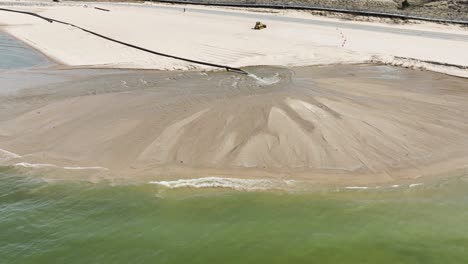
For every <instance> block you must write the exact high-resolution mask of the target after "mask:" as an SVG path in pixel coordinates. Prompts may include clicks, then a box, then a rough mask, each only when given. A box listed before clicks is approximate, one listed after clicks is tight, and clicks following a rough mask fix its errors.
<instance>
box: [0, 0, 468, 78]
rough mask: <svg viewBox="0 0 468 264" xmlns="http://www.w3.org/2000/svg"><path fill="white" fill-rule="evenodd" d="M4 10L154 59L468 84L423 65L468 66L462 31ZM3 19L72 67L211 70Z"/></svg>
mask: <svg viewBox="0 0 468 264" xmlns="http://www.w3.org/2000/svg"><path fill="white" fill-rule="evenodd" d="M3 6H4V7H8V8H13V9H18V10H23V11H29V12H35V13H39V14H41V15H43V16H46V17H50V18H53V19H58V20H62V21H65V22H70V23H73V24H76V25H78V26H81V27H84V28H86V29H89V30H92V31H95V32H97V33H100V34H104V35H106V36H108V37H111V38H114V39H117V40H121V41H124V42H128V43H131V44H134V45H139V46H141V47H144V48H147V49H152V50H155V51H159V52H164V53H168V54H171V55H176V56H181V57H186V58H190V59H195V60H202V61H207V62H211V63H218V64H225V65H229V66H233V67H243V66H255V65H278V66H307V65H323V64H334V63H363V62H369V61H375V62H381V63H387V64H394V65H401V66H405V67H412V68H425V69H429V70H432V71H437V72H443V73H448V74H452V75H457V76H465V77H468V70H467V69H466V68H465V69H459V68H454V67H441V66H437V65H432V64H427V63H422V62H421V61H434V62H438V63H448V64H453V65H460V66H468V53H467V52H466V50H468V31H467V30H466V29H464V28H462V27H457V26H453V25H452V26H448V25H437V24H429V23H408V24H404V25H398V24H385V23H378V22H357V21H349V20H340V19H336V18H326V17H319V16H314V15H311V14H308V13H306V12H298V11H281V12H276V11H275V12H276V13H259V12H252V11H248V10H233V9H226V8H214V7H193V6H182V5H164V4H149V3H147V4H117V3H92V2H82V3H80V2H63V3H58V4H53V3H51V2H44V1H18V2H5V4H4V5H3ZM94 7H101V8H106V9H108V10H110V11H109V12H104V11H101V10H97V9H95V8H94ZM267 11H268V10H267ZM0 14H1V15H0V25H3V28H4V30H6V31H7V32H9V33H10V34H12V35H13V36H15V37H17V38H19V39H21V40H23V41H25V42H26V43H28V44H30V45H31V46H33V47H35V48H37V49H38V50H40V51H42V52H43V53H45V54H47V55H48V56H49V57H51V58H54V59H55V60H57V61H58V62H61V63H63V64H65V65H69V66H79V67H105V68H145V69H164V70H174V69H179V70H187V69H207V68H206V67H205V66H200V65H197V64H193V63H189V62H183V61H177V60H173V59H170V58H164V57H160V56H155V55H151V54H148V53H145V52H142V51H138V50H135V49H132V48H129V47H126V46H123V45H120V44H117V43H114V42H110V41H108V40H104V39H101V38H98V37H96V36H93V35H90V34H89V33H86V32H83V31H80V30H79V29H77V28H74V27H71V26H67V25H62V24H59V23H49V22H47V21H45V20H42V19H39V18H37V17H30V16H25V15H22V14H15V13H8V12H1V13H0ZM256 21H262V22H264V23H266V24H267V25H268V28H267V29H265V30H261V31H256V30H252V27H253V26H254V24H255V22H256ZM399 57H404V58H412V59H414V60H405V59H400V58H399Z"/></svg>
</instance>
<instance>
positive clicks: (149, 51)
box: [0, 8, 248, 74]
mask: <svg viewBox="0 0 468 264" xmlns="http://www.w3.org/2000/svg"><path fill="white" fill-rule="evenodd" d="M0 11H6V12H14V13H20V14H25V15H30V16H34V17H37V18H40V19H43V20H45V21H47V22H49V23H53V22H55V23H60V24H64V25H67V26H72V27H75V28H78V29H80V30H82V31H84V32H87V33H89V34H92V35H94V36H97V37H100V38H103V39H106V40H109V41H112V42H116V43H119V44H121V45H124V46H127V47H130V48H134V49H137V50H141V51H144V52H148V53H151V54H154V55H159V56H163V57H167V58H172V59H176V60H181V61H186V62H190V63H194V64H200V65H205V66H210V67H214V68H222V69H226V70H227V71H231V72H236V73H241V74H248V73H247V72H246V71H244V70H242V69H240V68H234V67H230V66H227V65H221V64H215V63H210V62H204V61H198V60H192V59H188V58H183V57H179V56H174V55H170V54H166V53H162V52H157V51H154V50H149V49H146V48H143V47H140V46H136V45H133V44H130V43H127V42H123V41H120V40H116V39H113V38H110V37H107V36H104V35H102V34H99V33H96V32H94V31H91V30H88V29H85V28H82V27H80V26H77V25H74V24H72V23H68V22H64V21H60V20H57V19H53V18H48V17H45V16H41V15H38V14H36V13H33V12H26V11H19V10H13V9H8V8H0Z"/></svg>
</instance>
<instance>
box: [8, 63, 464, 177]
mask: <svg viewBox="0 0 468 264" xmlns="http://www.w3.org/2000/svg"><path fill="white" fill-rule="evenodd" d="M247 70H248V71H249V72H252V73H255V74H256V75H257V76H260V77H255V78H254V77H252V76H245V75H240V74H235V73H226V72H211V73H198V72H157V71H156V72H155V71H148V72H145V71H133V72H132V71H130V72H128V71H122V72H121V73H120V74H115V73H113V74H110V75H104V76H94V77H93V76H89V77H77V78H76V79H77V80H71V81H67V82H61V83H57V84H54V85H51V84H49V85H46V86H44V87H41V86H40V87H36V88H34V89H25V90H22V91H20V92H18V93H17V94H16V95H11V96H4V97H1V98H0V100H1V104H2V106H3V107H2V115H0V149H2V150H3V151H4V152H2V153H3V154H0V155H3V161H2V164H4V165H5V164H10V165H15V164H16V165H15V166H16V167H18V168H21V167H26V168H31V167H36V168H40V169H44V170H51V171H56V170H59V169H63V168H68V171H69V172H70V173H71V172H73V173H78V172H82V171H85V173H83V174H84V175H86V176H87V177H111V178H114V179H117V178H130V179H137V180H149V179H151V180H170V179H183V178H199V177H210V176H217V177H234V178H256V179H287V180H301V181H310V182H317V183H331V184H348V185H349V184H376V183H384V182H393V181H399V180H406V179H416V178H419V177H424V176H426V177H433V176H441V175H442V176H447V175H449V174H450V173H453V172H455V171H457V170H458V171H460V170H466V165H467V164H468V162H467V161H468V158H467V157H468V115H467V114H466V113H467V111H468V104H466V102H467V100H468V90H467V88H466V80H465V79H461V78H455V77H449V76H445V75H441V74H434V73H430V72H420V71H414V70H407V69H401V68H395V67H390V66H372V65H353V66H323V67H299V68H291V69H287V68H273V67H254V68H248V69H247ZM5 151H8V153H7V152H5ZM59 171H60V170H59ZM58 174H59V175H62V176H63V175H66V174H64V173H63V170H61V171H60V173H58Z"/></svg>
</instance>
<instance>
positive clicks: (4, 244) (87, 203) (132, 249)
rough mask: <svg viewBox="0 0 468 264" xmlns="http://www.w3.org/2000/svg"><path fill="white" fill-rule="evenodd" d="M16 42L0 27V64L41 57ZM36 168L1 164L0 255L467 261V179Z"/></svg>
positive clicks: (24, 259) (111, 259)
mask: <svg viewBox="0 0 468 264" xmlns="http://www.w3.org/2000/svg"><path fill="white" fill-rule="evenodd" d="M19 45H21V44H19V43H18V42H15V41H14V40H13V39H11V38H9V37H5V36H4V35H3V36H2V35H0V47H2V48H1V52H0V65H1V66H0V67H2V68H3V69H10V70H11V69H14V68H15V69H19V68H28V67H32V66H35V65H36V66H37V65H43V64H42V59H38V57H35V56H38V54H37V53H35V52H32V51H29V50H28V49H25V48H24V46H19ZM10 51H12V52H13V53H11V54H15V55H11V54H10ZM3 76H6V73H5V72H3V73H2V72H0V79H1V78H2V77H3ZM9 76H10V77H11V76H12V75H9ZM15 76H17V77H15V78H19V77H18V76H19V75H15ZM12 78H13V77H12ZM16 81H18V80H16ZM42 176H43V175H40V174H31V173H26V172H24V171H21V170H17V169H14V168H12V167H0V256H1V259H0V262H1V263H381V264H384V263H425V264H427V263H437V264H439V263H467V262H468V250H467V249H468V225H467V224H466V223H468V177H452V178H449V179H444V180H437V181H429V182H424V184H422V185H416V184H415V185H411V186H410V185H404V186H403V185H402V186H393V187H392V186H388V187H385V188H378V189H368V190H361V189H333V188H327V189H316V190H311V191H307V192H283V191H271V192H270V191H269V192H239V191H234V190H230V189H193V188H178V189H169V188H166V187H163V186H159V185H154V184H147V183H131V182H129V183H125V184H124V183H122V184H118V185H116V184H112V183H111V182H105V181H103V182H100V183H89V182H82V181H79V180H76V179H75V180H74V179H70V180H65V181H64V180H61V181H49V180H47V177H42Z"/></svg>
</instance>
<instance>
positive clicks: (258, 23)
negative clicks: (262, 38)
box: [253, 21, 267, 30]
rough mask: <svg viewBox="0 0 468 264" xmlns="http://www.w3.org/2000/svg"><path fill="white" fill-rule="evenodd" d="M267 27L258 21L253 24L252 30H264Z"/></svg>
mask: <svg viewBox="0 0 468 264" xmlns="http://www.w3.org/2000/svg"><path fill="white" fill-rule="evenodd" d="M266 27H267V26H266V25H265V24H263V23H262V22H260V21H257V23H255V26H254V28H253V29H255V30H260V29H264V28H266Z"/></svg>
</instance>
